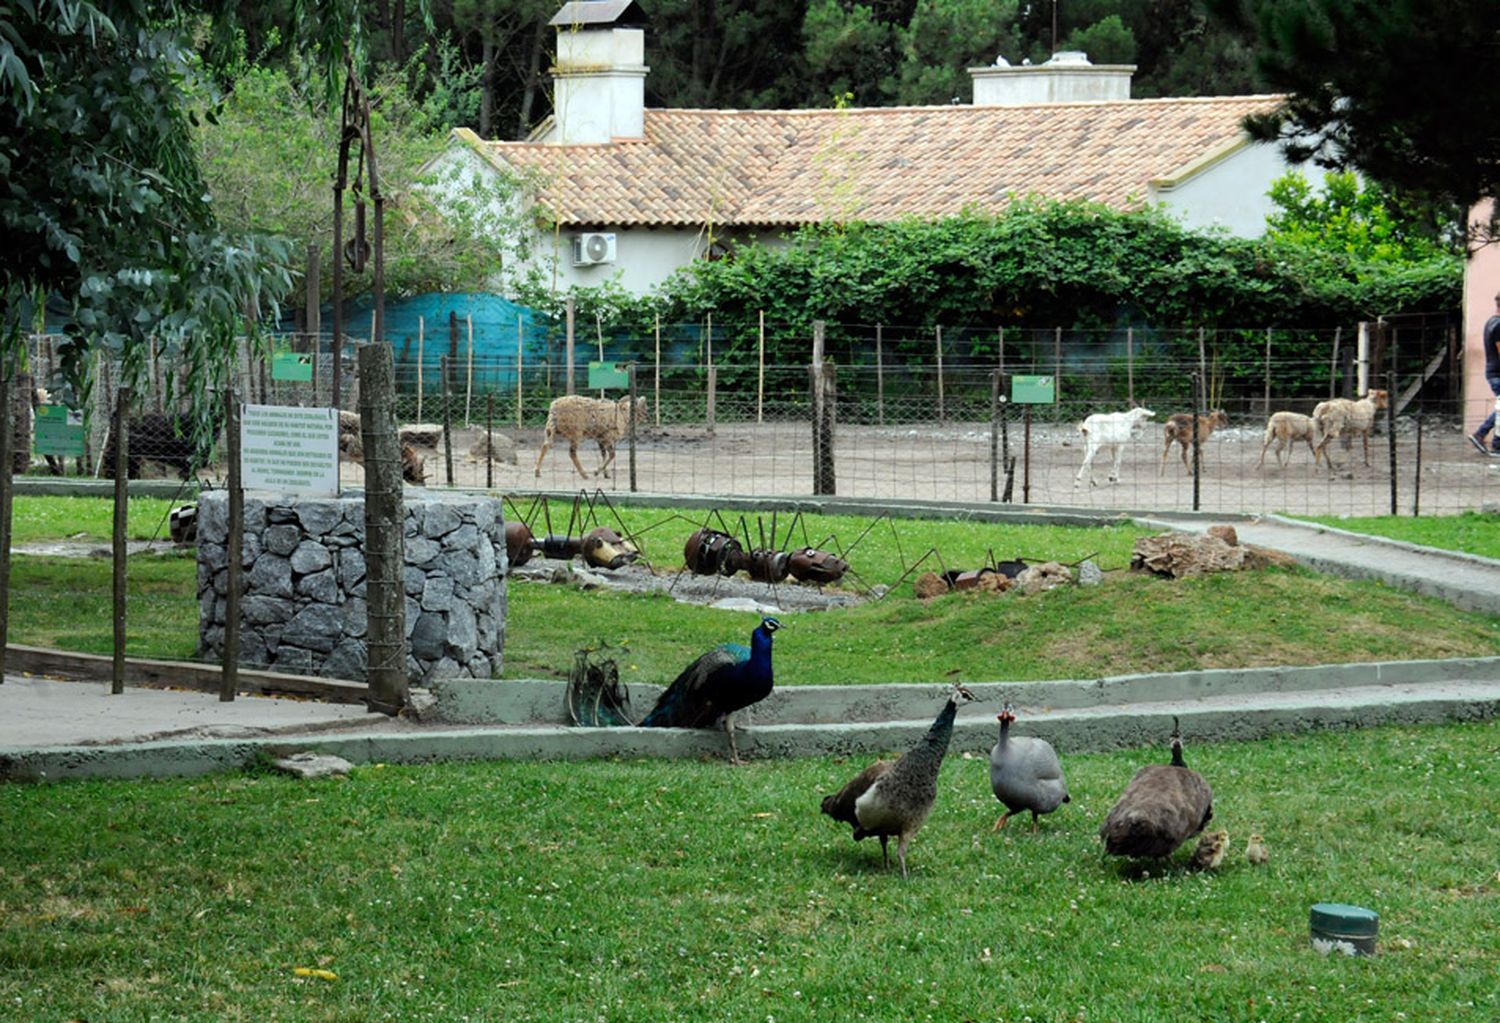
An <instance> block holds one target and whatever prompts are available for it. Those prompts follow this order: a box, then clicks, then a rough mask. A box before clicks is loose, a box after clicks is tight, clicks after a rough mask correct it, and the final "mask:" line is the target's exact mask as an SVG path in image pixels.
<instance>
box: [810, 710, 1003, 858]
mask: <svg viewBox="0 0 1500 1023" xmlns="http://www.w3.org/2000/svg"><path fill="white" fill-rule="evenodd" d="M973 699H974V694H973V693H971V692H969V690H968V689H966V688H964V687H963V686H961V685H958V686H954V687H953V692H952V693H951V694H949V696H948V700H947V702H946V703H944V704H943V709H942V710H941V711H939V712H938V716H937V720H935V721H933V723H932V727H931V728H929V729H928V730H927V734H926V735H924V736H923V737H922V738H921V740H920V741H919V742H918V743H917V744H916V745H915V746H913V747H912V748H911V749H910V750H908V751H907V752H906V753H905V754H904V755H902V757H901V759H899V760H897V761H896V762H895V763H894V764H888V766H886V767H882V766H881V765H882V762H876V763H875V764H872V765H871V766H869V767H867V768H866V769H865V770H864V771H862V772H861V773H860V774H859V776H858V777H856V778H855V779H854V780H853V781H851V782H850V783H849V784H848V785H845V786H844V787H843V789H841V790H839V792H837V793H836V794H834V795H832V796H829V797H828V798H827V799H825V800H823V812H824V813H826V814H828V815H829V816H831V817H833V818H835V819H837V820H842V821H846V822H848V823H851V824H853V825H854V838H855V841H858V840H859V839H861V838H865V837H867V836H869V835H874V836H875V837H877V838H879V839H880V854H881V858H882V860H883V861H884V863H885V866H886V867H887V868H889V867H890V865H891V855H890V848H889V845H888V842H889V840H890V839H891V837H892V836H895V838H896V858H897V859H898V860H900V861H901V876H902V877H906V876H907V873H906V847H907V846H908V845H910V844H911V840H912V837H913V836H914V835H916V833H917V832H918V831H919V830H921V827H922V824H923V823H924V822H925V821H926V820H927V815H928V814H929V813H931V812H932V804H933V803H934V802H936V800H937V782H938V771H939V770H940V769H941V768H942V766H943V756H944V755H945V754H946V753H947V752H948V742H949V740H950V739H952V738H953V718H954V716H955V715H956V714H957V713H958V705H959V704H961V703H968V702H969V701H970V700H973ZM851 804H852V806H853V820H850V819H849V816H848V815H847V814H848V809H849V806H850V805H851Z"/></svg>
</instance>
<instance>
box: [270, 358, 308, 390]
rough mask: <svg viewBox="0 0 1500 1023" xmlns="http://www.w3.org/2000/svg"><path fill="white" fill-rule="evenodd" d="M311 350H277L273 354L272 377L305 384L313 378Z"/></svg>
mask: <svg viewBox="0 0 1500 1023" xmlns="http://www.w3.org/2000/svg"><path fill="white" fill-rule="evenodd" d="M312 364H313V357H312V354H311V353H310V352H275V353H274V354H272V356H271V379H272V380H288V381H291V382H293V383H301V384H305V383H308V382H309V381H310V380H312V369H313V367H312Z"/></svg>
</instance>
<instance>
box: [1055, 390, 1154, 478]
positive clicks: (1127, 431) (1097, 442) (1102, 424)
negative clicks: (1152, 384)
mask: <svg viewBox="0 0 1500 1023" xmlns="http://www.w3.org/2000/svg"><path fill="white" fill-rule="evenodd" d="M1154 415H1156V413H1155V412H1152V411H1151V410H1150V409H1148V408H1140V407H1136V408H1133V409H1131V410H1130V411H1129V412H1095V413H1094V414H1093V415H1091V416H1089V417H1088V418H1087V419H1085V420H1084V421H1083V422H1082V423H1080V424H1079V426H1078V431H1079V432H1080V433H1082V434H1083V440H1084V445H1085V448H1086V450H1085V451H1084V454H1083V464H1082V465H1080V466H1079V467H1078V474H1077V475H1076V476H1074V477H1073V486H1075V487H1076V486H1078V484H1079V483H1081V482H1082V481H1083V473H1084V471H1085V470H1088V473H1089V485H1090V486H1097V485H1098V484H1097V481H1096V480H1095V479H1094V473H1093V470H1092V469H1090V468H1089V466H1090V465H1091V464H1092V462H1093V461H1094V456H1095V455H1096V454H1098V453H1099V450H1100V449H1101V448H1113V449H1114V456H1115V464H1114V467H1113V468H1111V469H1110V471H1109V482H1111V483H1118V482H1119V481H1120V459H1121V458H1123V457H1124V455H1125V443H1126V441H1128V440H1130V438H1131V437H1132V436H1134V435H1135V434H1137V433H1139V432H1140V431H1141V426H1142V425H1143V424H1144V423H1145V422H1146V420H1148V419H1150V418H1151V417H1152V416H1154Z"/></svg>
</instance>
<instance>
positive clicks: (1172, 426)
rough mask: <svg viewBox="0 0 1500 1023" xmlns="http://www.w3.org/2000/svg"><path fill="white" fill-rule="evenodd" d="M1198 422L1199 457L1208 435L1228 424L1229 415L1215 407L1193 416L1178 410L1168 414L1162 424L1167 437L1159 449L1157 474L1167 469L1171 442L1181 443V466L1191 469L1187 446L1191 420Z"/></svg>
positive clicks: (1188, 444) (1190, 444)
mask: <svg viewBox="0 0 1500 1023" xmlns="http://www.w3.org/2000/svg"><path fill="white" fill-rule="evenodd" d="M1195 419H1196V421H1197V423H1198V446H1199V448H1200V451H1199V458H1200V459H1201V458H1202V450H1201V449H1202V446H1203V444H1204V443H1205V442H1207V440H1208V438H1209V437H1212V436H1213V432H1214V430H1216V429H1218V428H1219V427H1221V426H1228V425H1229V417H1228V416H1227V415H1225V414H1224V410H1223V409H1221V408H1216V409H1214V410H1213V411H1212V412H1210V413H1209V414H1208V415H1206V416H1193V415H1190V414H1189V413H1187V412H1178V413H1177V414H1176V415H1172V416H1168V417H1167V421H1166V423H1165V424H1164V426H1163V430H1162V432H1163V434H1164V435H1165V436H1166V438H1167V444H1166V447H1164V448H1162V451H1161V470H1160V472H1158V473H1157V475H1158V476H1160V475H1162V473H1165V472H1166V471H1167V456H1168V455H1170V454H1171V453H1172V445H1173V444H1181V445H1182V467H1183V468H1184V469H1186V470H1187V471H1188V472H1192V471H1193V465H1192V463H1191V462H1189V461H1188V448H1189V447H1191V446H1192V443H1193V422H1194V420H1195Z"/></svg>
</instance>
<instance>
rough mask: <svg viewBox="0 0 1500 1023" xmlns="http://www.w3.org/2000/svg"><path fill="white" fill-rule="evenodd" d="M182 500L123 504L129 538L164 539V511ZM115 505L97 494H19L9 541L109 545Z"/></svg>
mask: <svg viewBox="0 0 1500 1023" xmlns="http://www.w3.org/2000/svg"><path fill="white" fill-rule="evenodd" d="M184 503H188V502H185V501H168V500H166V499H165V498H160V497H135V498H131V500H130V502H129V503H128V504H127V505H126V506H125V535H126V538H127V539H130V540H166V539H170V537H169V536H168V534H167V514H168V512H170V511H171V510H172V509H173V508H177V507H180V506H181V505H183V504H184ZM114 516H115V504H114V501H113V500H109V499H101V498H98V497H35V496H32V495H27V494H18V495H17V496H16V497H15V498H14V500H13V508H12V512H11V543H12V544H26V543H39V542H43V541H47V540H87V541H89V542H91V543H100V544H108V543H109V538H110V537H111V536H112V535H114Z"/></svg>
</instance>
